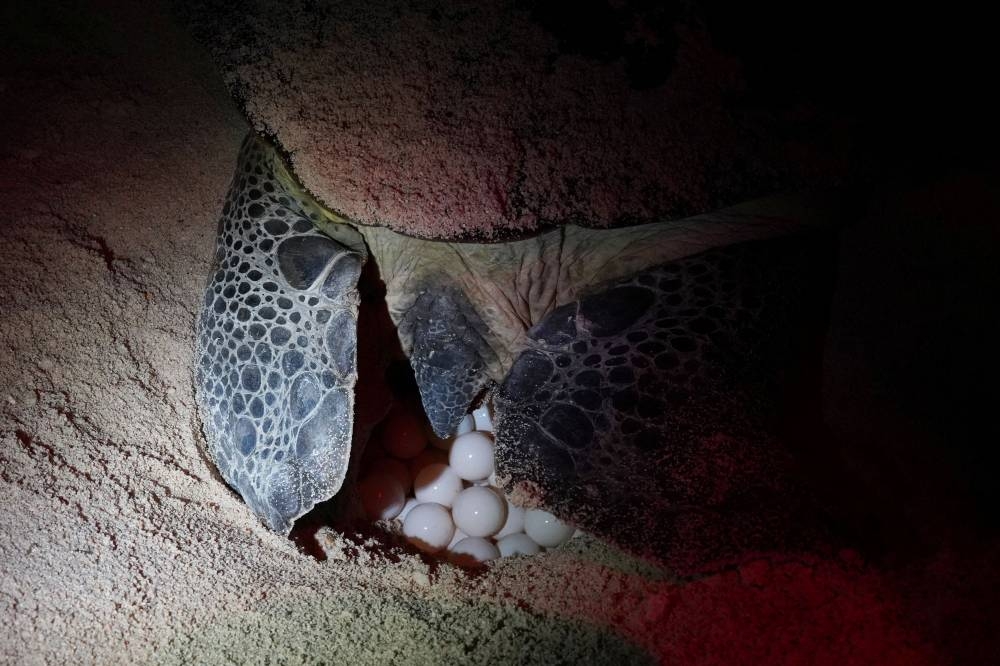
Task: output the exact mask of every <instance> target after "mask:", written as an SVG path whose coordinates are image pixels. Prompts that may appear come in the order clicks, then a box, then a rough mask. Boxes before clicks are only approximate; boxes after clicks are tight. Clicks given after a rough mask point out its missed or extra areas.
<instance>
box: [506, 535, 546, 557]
mask: <svg viewBox="0 0 1000 666" xmlns="http://www.w3.org/2000/svg"><path fill="white" fill-rule="evenodd" d="M497 550H499V551H500V557H512V556H514V555H537V554H538V553H539V552H540V551H541V548H539V546H538V544H537V543H535V542H534V541H532V540H531V537H529V536H528V535H527V534H525V533H524V532H517V533H516V534H508V535H507V536H505V537H504V538H502V539H500V540H499V541H497Z"/></svg>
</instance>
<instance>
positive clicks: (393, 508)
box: [358, 474, 406, 520]
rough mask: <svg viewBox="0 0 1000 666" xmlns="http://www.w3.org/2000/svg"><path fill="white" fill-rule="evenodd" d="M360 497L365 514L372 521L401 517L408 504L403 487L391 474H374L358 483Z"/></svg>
mask: <svg viewBox="0 0 1000 666" xmlns="http://www.w3.org/2000/svg"><path fill="white" fill-rule="evenodd" d="M358 495H359V496H360V497H361V505H362V506H363V507H364V509H365V514H366V515H367V516H368V517H369V518H370V519H371V520H389V519H391V518H395V517H396V516H398V515H399V512H400V511H402V510H403V505H404V504H406V494H405V493H404V492H403V488H402V486H400V485H399V481H397V480H396V478H395V477H394V476H392V475H391V474H372V475H371V476H367V477H365V478H364V479H362V480H361V481H360V482H359V483H358Z"/></svg>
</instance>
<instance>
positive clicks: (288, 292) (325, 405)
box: [196, 136, 365, 532]
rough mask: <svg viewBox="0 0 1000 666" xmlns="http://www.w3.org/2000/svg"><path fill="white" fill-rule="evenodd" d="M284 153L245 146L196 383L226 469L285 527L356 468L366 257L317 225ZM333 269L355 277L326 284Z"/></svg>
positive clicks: (201, 334) (270, 520) (210, 436)
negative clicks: (336, 287)
mask: <svg viewBox="0 0 1000 666" xmlns="http://www.w3.org/2000/svg"><path fill="white" fill-rule="evenodd" d="M277 159H278V158H277V156H276V154H275V152H274V151H273V149H271V148H270V147H269V146H267V145H266V144H264V143H263V142H261V141H259V140H258V139H256V138H255V137H253V136H250V137H248V138H247V139H246V141H245V142H244V144H243V148H242V149H241V152H240V157H239V161H238V165H237V169H236V174H235V176H234V178H233V183H232V185H231V187H230V190H229V194H228V197H227V199H226V203H225V206H224V208H223V213H222V217H221V219H220V222H219V232H218V240H217V251H216V271H215V274H214V275H213V277H212V278H211V280H210V283H209V285H208V288H207V289H206V291H205V302H204V308H203V310H202V315H201V318H200V321H199V326H198V340H197V347H198V350H197V353H198V365H197V370H196V387H197V398H198V406H199V410H200V414H201V418H202V423H203V427H204V430H205V436H206V440H207V443H208V447H209V450H210V453H211V455H212V457H213V459H214V460H215V462H216V465H217V466H218V469H219V472H220V473H221V474H222V476H223V478H224V479H225V480H226V481H227V482H228V483H229V484H230V485H232V486H233V488H235V489H236V490H237V491H238V492H239V493H240V495H242V497H243V498H244V500H245V501H246V502H247V504H248V505H249V506H250V508H251V509H252V510H253V511H254V513H256V514H257V515H258V516H259V517H260V518H261V520H263V521H264V522H265V523H266V524H267V525H268V526H269V527H271V528H272V529H274V530H277V531H279V532H287V531H288V530H289V529H290V528H291V525H292V521H293V520H294V519H295V518H297V517H298V516H299V515H301V514H302V513H304V512H305V511H308V510H309V509H310V508H311V507H312V506H313V505H315V504H316V503H317V502H320V501H323V500H325V499H328V498H329V497H331V496H332V495H333V494H334V493H335V492H336V491H337V490H338V489H339V488H340V485H341V483H342V482H343V479H344V475H345V473H346V470H347V463H348V460H349V457H350V451H349V449H350V442H351V429H352V424H353V405H354V397H353V395H354V394H353V387H354V384H355V381H356V378H357V377H356V374H357V370H356V357H355V342H356V326H357V306H358V297H357V291H356V285H357V281H358V277H359V274H360V270H361V266H362V264H363V263H364V260H365V258H364V257H363V256H360V255H358V254H357V253H356V252H353V251H351V250H349V249H348V248H346V247H344V246H343V245H341V244H340V243H338V242H336V241H334V240H331V239H329V238H327V237H326V236H323V235H322V234H320V233H318V232H317V231H316V230H315V229H314V223H315V222H316V221H317V220H318V219H319V216H320V211H319V209H318V208H317V207H316V206H315V205H314V204H313V203H312V202H310V201H309V200H308V199H307V198H306V197H305V196H303V195H302V194H301V193H300V192H298V191H297V190H296V189H295V188H294V187H291V186H290V184H289V183H288V182H287V180H286V176H285V175H284V174H285V172H284V171H282V170H281V167H280V165H279V164H278V163H277ZM334 271H336V272H338V273H342V275H340V276H339V278H340V280H339V284H342V285H351V287H350V288H345V289H343V290H342V291H341V292H339V293H333V292H331V290H330V289H326V290H324V289H323V287H324V284H325V283H326V282H328V281H329V277H328V275H329V274H330V273H332V272H334ZM343 273H346V275H344V274H343ZM331 331H335V333H336V334H335V335H328V333H329V332H331Z"/></svg>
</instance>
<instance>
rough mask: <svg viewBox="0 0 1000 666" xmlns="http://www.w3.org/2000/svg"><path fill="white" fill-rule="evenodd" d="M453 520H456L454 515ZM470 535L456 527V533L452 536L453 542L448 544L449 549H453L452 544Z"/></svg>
mask: <svg viewBox="0 0 1000 666" xmlns="http://www.w3.org/2000/svg"><path fill="white" fill-rule="evenodd" d="M451 522H455V517H454V516H452V518H451ZM468 538H469V535H468V534H466V533H465V532H463V531H462V530H460V529H458V528H457V527H456V528H455V534H454V535H452V537H451V543H449V544H448V550H451V548H452V546H454V545H455V544H456V543H458V542H459V541H461V540H462V539H468Z"/></svg>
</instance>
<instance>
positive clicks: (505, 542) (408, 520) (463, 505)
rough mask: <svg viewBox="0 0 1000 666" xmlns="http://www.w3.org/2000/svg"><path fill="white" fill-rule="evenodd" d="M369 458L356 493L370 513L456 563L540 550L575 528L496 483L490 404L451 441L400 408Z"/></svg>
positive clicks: (559, 541)
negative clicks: (519, 502)
mask: <svg viewBox="0 0 1000 666" xmlns="http://www.w3.org/2000/svg"><path fill="white" fill-rule="evenodd" d="M428 443H429V444H430V446H428ZM373 444H374V442H373ZM366 458H367V460H366V463H367V464H365V465H363V467H362V476H361V480H360V481H359V482H358V492H359V495H360V499H361V504H362V506H363V507H364V510H365V513H366V514H367V516H368V518H370V519H371V520H373V521H388V522H389V526H390V529H392V530H394V531H400V530H401V531H402V533H403V535H404V536H405V537H406V539H407V540H408V541H410V543H412V544H413V545H414V546H416V547H417V548H419V549H420V550H422V551H424V552H426V553H430V554H434V555H438V556H444V557H446V558H447V559H449V560H451V561H452V562H454V563H456V564H459V565H462V566H480V565H482V564H484V563H485V562H487V561H489V560H494V559H497V558H500V557H511V556H515V555H535V554H537V553H539V552H541V551H542V549H543V548H555V547H557V546H559V545H561V544H562V543H565V542H566V541H567V540H569V538H570V537H572V536H573V534H574V532H575V531H576V530H575V529H574V528H573V527H572V526H571V525H567V524H566V523H564V522H562V521H560V520H559V519H558V518H556V517H555V516H553V515H552V514H551V513H548V512H547V511H541V510H538V509H523V508H521V507H518V506H515V505H514V504H513V503H511V501H510V499H509V498H508V497H506V496H505V495H504V493H503V491H502V490H501V489H500V488H499V487H497V485H496V475H495V474H494V470H493V459H494V458H493V423H492V420H491V418H490V412H489V408H488V407H487V406H486V405H484V406H482V407H480V408H478V409H476V410H475V411H474V412H473V413H472V414H468V415H466V417H465V418H464V419H463V420H462V422H461V424H460V425H459V427H458V431H457V433H456V435H455V436H454V437H451V438H448V439H438V438H435V437H427V436H426V434H425V430H424V428H423V426H422V424H421V422H420V421H419V419H418V418H417V416H416V415H415V414H413V413H412V412H411V411H409V410H407V409H406V408H405V406H403V405H399V406H397V407H396V408H394V409H393V411H392V412H391V413H390V414H389V416H388V417H387V419H386V421H385V423H384V426H383V429H382V441H381V447H380V450H378V451H377V453H376V455H375V456H373V457H368V456H366Z"/></svg>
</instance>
